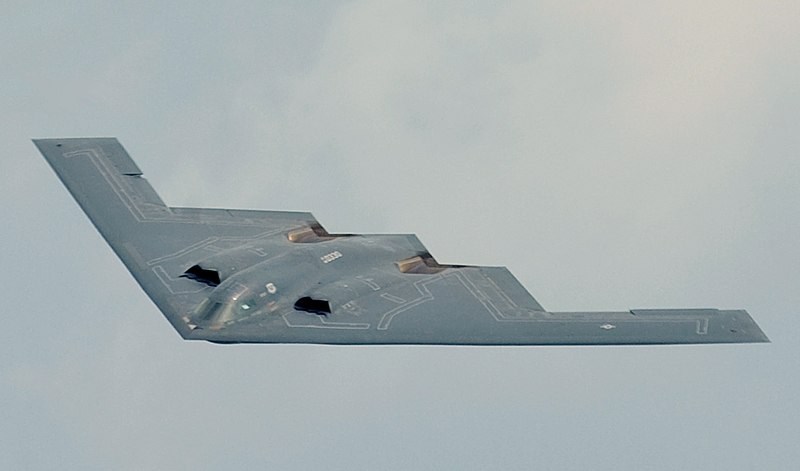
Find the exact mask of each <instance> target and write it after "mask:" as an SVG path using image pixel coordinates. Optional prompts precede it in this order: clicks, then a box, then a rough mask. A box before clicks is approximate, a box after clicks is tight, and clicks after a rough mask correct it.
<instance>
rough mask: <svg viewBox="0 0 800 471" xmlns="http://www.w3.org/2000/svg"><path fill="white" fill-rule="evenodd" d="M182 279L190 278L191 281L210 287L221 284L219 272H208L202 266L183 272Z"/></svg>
mask: <svg viewBox="0 0 800 471" xmlns="http://www.w3.org/2000/svg"><path fill="white" fill-rule="evenodd" d="M181 278H189V279H190V280H195V281H199V282H200V283H205V284H207V285H208V286H218V285H219V282H220V279H219V272H218V271H217V270H206V269H205V268H203V267H201V266H200V265H195V266H193V267H191V268H189V269H188V270H186V271H185V272H183V275H181Z"/></svg>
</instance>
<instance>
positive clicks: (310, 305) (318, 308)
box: [294, 296, 331, 316]
mask: <svg viewBox="0 0 800 471" xmlns="http://www.w3.org/2000/svg"><path fill="white" fill-rule="evenodd" d="M294 308H295V309H297V310H298V311H305V312H311V313H314V314H319V315H323V316H327V315H328V314H330V313H331V304H330V303H329V302H328V301H325V300H324V299H313V298H310V297H308V296H305V297H302V298H300V299H298V300H297V301H296V302H295V303H294Z"/></svg>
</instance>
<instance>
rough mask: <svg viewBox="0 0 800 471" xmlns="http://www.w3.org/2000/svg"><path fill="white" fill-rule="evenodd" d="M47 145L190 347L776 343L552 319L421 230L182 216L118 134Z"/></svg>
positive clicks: (498, 273) (734, 330)
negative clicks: (346, 230) (443, 259)
mask: <svg viewBox="0 0 800 471" xmlns="http://www.w3.org/2000/svg"><path fill="white" fill-rule="evenodd" d="M34 143H35V144H36V146H37V147H38V148H39V150H40V151H41V153H42V154H43V155H44V157H45V158H46V159H47V161H48V162H49V163H50V165H51V166H52V167H53V169H54V170H55V172H56V174H58V176H59V178H60V179H61V181H62V182H63V183H64V185H65V186H66V187H67V189H68V190H69V192H70V193H72V196H73V197H75V199H76V200H77V202H78V204H79V205H80V206H81V208H83V210H84V211H85V212H86V214H87V215H88V216H89V219H91V221H92V222H93V223H94V225H95V227H96V228H97V229H98V230H99V231H100V233H101V234H102V235H103V237H104V238H105V239H106V241H108V243H109V245H111V248H112V249H113V250H114V252H116V254H117V255H118V256H119V258H120V259H122V262H123V263H124V264H125V266H126V267H127V268H128V270H130V272H131V274H132V275H133V277H134V278H135V279H136V281H138V282H139V284H140V285H141V286H142V288H143V289H144V291H145V292H146V293H147V295H148V296H150V298H151V299H152V300H153V302H154V303H155V304H156V305H157V306H158V308H159V309H161V311H162V312H163V313H164V315H165V316H166V318H167V320H169V322H170V323H171V324H172V326H173V327H174V328H175V329H176V330H177V331H178V333H179V334H180V335H181V336H182V337H183V338H184V339H192V340H208V341H211V342H216V343H245V342H246V343H320V344H449V345H597V344H672V343H742V342H768V341H769V340H768V339H767V337H766V336H765V335H764V333H763V332H762V331H761V329H760V328H759V327H758V325H756V323H755V322H754V321H753V319H752V318H751V317H750V315H749V314H748V313H747V311H744V310H718V309H632V310H630V311H625V312H548V311H546V310H545V309H544V308H542V306H541V305H539V303H538V302H537V301H536V300H535V299H534V298H533V297H532V296H531V295H530V294H529V293H528V291H526V290H525V288H523V287H522V285H521V284H520V283H519V282H518V281H517V279H516V278H514V276H513V275H512V274H511V273H510V272H509V271H508V270H507V269H505V268H503V267H480V266H463V265H442V264H440V263H438V262H437V261H436V260H435V259H434V258H433V256H432V255H431V254H430V253H429V252H428V251H427V250H426V249H425V246H423V245H422V243H421V242H420V241H419V240H418V239H417V237H416V236H414V235H412V234H386V235H356V234H329V233H328V232H327V231H326V230H325V229H324V228H323V227H322V226H321V225H320V224H319V222H317V220H316V219H314V216H312V215H311V213H305V212H287V211H247V210H230V209H205V208H200V209H197V208H173V207H169V206H167V205H166V204H164V202H163V201H161V198H159V196H158V195H157V194H156V192H155V191H154V190H153V188H152V187H151V186H150V184H149V183H148V182H147V180H145V179H144V178H142V171H141V170H139V167H137V166H136V164H135V163H134V161H133V160H132V159H131V158H130V157H129V156H128V154H127V152H126V151H125V149H123V147H122V146H121V145H120V143H119V142H118V141H117V140H116V139H114V138H79V139H37V140H34Z"/></svg>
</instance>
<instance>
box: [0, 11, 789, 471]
mask: <svg viewBox="0 0 800 471" xmlns="http://www.w3.org/2000/svg"><path fill="white" fill-rule="evenodd" d="M36 3H37V2H30V1H15V0H11V1H10V2H8V1H6V2H4V6H3V13H2V16H0V39H1V40H0V110H2V113H0V138H2V142H3V144H4V151H3V154H4V155H3V157H2V159H0V198H2V201H3V204H2V206H1V207H0V215H2V220H3V221H4V223H3V224H2V225H0V240H2V241H3V245H2V257H1V258H0V260H2V269H0V281H2V283H0V294H2V299H3V302H2V306H3V307H2V309H1V310H0V312H2V316H3V323H2V325H3V327H2V329H0V468H2V469H81V470H92V469H97V470H105V469H122V470H142V469H192V470H198V469H225V468H227V469H232V468H234V467H235V468H239V469H314V468H318V469H336V470H339V469H341V470H350V469H386V470H405V469H430V470H440V469H465V470H466V469H474V470H484V469H520V470H522V469H525V470H527V469H570V470H571V469H576V470H577V469H598V470H619V469H624V470H640V469H656V470H661V469H663V470H674V469H687V470H695V469H697V470H700V469H726V470H752V469H774V470H782V469H786V470H793V469H797V466H798V464H797V463H798V462H800V448H798V446H797V443H798V442H800V402H799V401H798V394H800V346H799V345H800V312H798V306H800V243H799V242H798V241H800V154H799V153H798V148H800V128H799V127H798V123H800V86H799V85H800V33H799V32H800V3H798V2H796V1H794V0H787V1H784V2H781V1H763V0H762V1H704V2H696V1H689V0H669V1H654V2H638V1H596V2H591V1H586V2H573V1H538V2H532V1H520V2H512V1H508V2H491V3H490V2H466V1H452V2H450V1H438V2H423V1H417V2H414V1H383V2H367V1H346V2H337V1H319V2H316V1H308V2H265V1H258V2H224V3H222V2H220V3H219V4H218V5H211V4H210V3H209V2H206V3H205V4H204V6H199V5H195V3H194V2H170V3H169V4H168V5H167V4H166V2H141V1H136V2H99V1H98V2H92V1H78V2H63V3H62V4H57V5H56V4H55V2H39V3H42V4H40V5H36ZM47 3H50V4H52V5H47ZM67 3H69V4H70V6H65V5H66V4H67ZM84 136H115V137H118V138H119V139H120V140H121V141H122V143H123V145H125V146H126V148H127V149H128V151H129V153H130V154H131V155H132V156H133V157H134V159H136V161H137V163H138V164H139V166H140V167H141V168H142V169H143V171H144V173H145V176H146V177H147V178H148V179H149V180H150V181H151V183H152V184H153V186H154V187H155V188H156V189H157V190H158V191H159V192H160V194H161V196H162V198H163V199H164V200H165V201H166V202H167V204H169V205H172V206H200V207H208V206H214V207H231V208H252V209H294V210H310V211H313V212H314V214H315V215H316V217H317V218H318V219H319V220H320V221H321V222H322V224H323V225H325V226H326V228H327V229H328V230H330V231H332V232H334V231H335V232H367V233H376V232H377V233H392V232H402V233H406V232H414V233H416V234H418V236H419V237H420V239H421V240H422V241H423V243H425V244H426V246H427V247H428V248H429V250H430V251H431V252H432V253H433V254H434V256H436V257H437V259H438V260H439V261H440V262H442V263H462V264H482V265H504V266H507V267H508V268H509V269H510V270H511V271H512V273H514V274H515V275H516V276H517V278H519V280H520V281H521V282H522V283H523V284H524V285H525V286H526V287H528V288H529V289H530V291H531V292H532V293H533V295H534V296H535V297H536V298H537V299H538V300H539V301H540V302H541V303H542V305H544V306H545V308H548V309H550V310H625V309H629V308H647V307H719V308H731V309H733V308H744V309H748V310H749V312H750V313H751V315H752V316H753V317H754V318H755V319H756V321H757V322H758V323H759V324H760V325H761V327H762V328H763V329H764V331H765V332H766V333H767V335H769V337H770V338H771V340H772V342H773V343H771V344H757V345H716V346H713V345H712V346H673V347H521V348H481V347H478V348H468V347H326V346H280V345H277V346H264V345H245V346H217V345H212V344H208V343H204V342H186V341H183V340H181V339H180V337H179V336H178V335H177V333H176V332H175V331H174V330H172V328H171V327H170V326H169V324H168V323H167V322H166V320H165V319H164V318H163V316H162V315H161V313H160V312H159V311H158V309H156V307H155V306H154V305H153V304H152V302H150V300H149V299H148V298H147V297H146V295H145V294H144V292H142V290H141V289H140V288H139V287H138V285H137V284H136V283H135V281H134V280H133V278H132V277H131V276H130V275H129V274H128V272H127V270H126V269H125V268H124V266H123V265H122V263H121V262H120V261H119V260H118V259H117V258H116V257H115V256H114V254H113V253H112V251H111V249H110V248H108V246H107V245H106V244H105V242H104V241H103V240H102V239H101V237H100V235H99V234H98V233H97V232H96V230H95V229H94V228H93V227H92V225H91V224H90V222H89V220H88V219H87V218H86V217H85V216H84V215H83V213H82V212H81V211H80V209H79V208H78V206H77V204H75V202H74V201H73V200H72V198H71V197H70V195H69V194H68V193H67V191H66V190H65V189H64V188H63V187H62V185H61V184H60V183H59V181H58V179H57V178H56V177H55V175H54V174H53V172H52V171H51V170H50V169H49V167H48V166H47V164H46V162H45V161H44V159H43V158H42V157H41V156H40V155H39V154H38V152H37V151H36V149H35V148H34V146H33V145H32V144H31V142H30V139H31V138H35V137H84Z"/></svg>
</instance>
